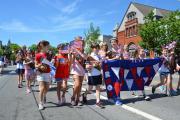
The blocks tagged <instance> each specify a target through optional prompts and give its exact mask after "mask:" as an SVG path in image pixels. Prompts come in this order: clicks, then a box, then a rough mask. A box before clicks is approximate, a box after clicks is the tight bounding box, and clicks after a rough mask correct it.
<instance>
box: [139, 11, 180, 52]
mask: <svg viewBox="0 0 180 120" xmlns="http://www.w3.org/2000/svg"><path fill="white" fill-rule="evenodd" d="M179 18H180V11H174V12H171V13H170V14H169V15H167V16H165V17H164V18H161V19H158V20H157V19H155V17H154V13H153V12H150V13H149V14H148V15H147V16H146V17H145V18H144V20H145V23H144V24H143V25H141V26H140V30H139V34H140V36H141V38H142V41H141V42H140V45H141V46H142V47H144V48H146V49H149V50H156V51H157V52H160V51H161V46H162V45H167V44H168V43H170V42H172V41H174V40H177V41H178V42H179V40H180V29H179V26H180V20H179Z"/></svg>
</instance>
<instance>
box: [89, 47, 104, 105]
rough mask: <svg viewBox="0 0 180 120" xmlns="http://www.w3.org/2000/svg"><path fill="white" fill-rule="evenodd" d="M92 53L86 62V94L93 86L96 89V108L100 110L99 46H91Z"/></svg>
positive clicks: (100, 76)
mask: <svg viewBox="0 0 180 120" xmlns="http://www.w3.org/2000/svg"><path fill="white" fill-rule="evenodd" d="M91 49H92V53H91V55H90V56H89V57H88V60H87V62H86V69H87V78H88V85H89V88H88V92H89V91H90V90H92V88H93V86H95V87H96V106H97V107H100V108H102V107H103V105H102V103H101V101H100V91H101V88H100V86H101V84H102V75H101V70H100V56H99V55H98V50H99V45H98V44H92V45H91Z"/></svg>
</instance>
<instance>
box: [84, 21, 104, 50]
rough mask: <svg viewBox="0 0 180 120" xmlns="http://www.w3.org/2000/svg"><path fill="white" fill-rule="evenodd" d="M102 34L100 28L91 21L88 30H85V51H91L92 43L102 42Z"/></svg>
mask: <svg viewBox="0 0 180 120" xmlns="http://www.w3.org/2000/svg"><path fill="white" fill-rule="evenodd" d="M100 34H101V32H100V28H99V27H94V25H93V23H91V24H90V27H89V28H88V30H87V32H85V52H86V53H90V52H91V51H90V45H91V44H92V43H100V40H98V38H99V36H100Z"/></svg>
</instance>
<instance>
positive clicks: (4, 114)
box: [0, 66, 180, 120]
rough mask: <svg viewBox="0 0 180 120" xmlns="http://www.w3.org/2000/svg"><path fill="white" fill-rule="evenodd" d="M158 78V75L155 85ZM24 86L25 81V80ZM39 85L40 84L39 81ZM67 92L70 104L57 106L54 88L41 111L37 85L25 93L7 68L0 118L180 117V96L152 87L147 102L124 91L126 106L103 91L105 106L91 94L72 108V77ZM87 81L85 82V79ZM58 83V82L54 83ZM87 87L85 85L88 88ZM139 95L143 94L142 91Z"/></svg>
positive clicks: (0, 96) (135, 119) (140, 119)
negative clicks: (18, 86) (97, 101)
mask: <svg viewBox="0 0 180 120" xmlns="http://www.w3.org/2000/svg"><path fill="white" fill-rule="evenodd" d="M174 78H175V80H174V83H173V85H174V86H176V84H177V80H178V76H177V75H175V76H174ZM158 80H159V78H158V76H156V77H155V78H154V80H153V83H152V84H155V83H157V82H158ZM23 84H24V85H25V82H23ZM36 84H37V83H36ZM68 84H69V86H68V88H69V89H68V92H67V94H66V99H67V103H66V105H64V106H61V107H57V104H56V102H57V97H56V91H55V90H56V89H55V87H53V88H51V89H50V91H49V92H48V94H47V104H46V105H45V107H46V108H45V110H43V111H39V110H38V107H37V99H38V98H37V96H38V86H37V85H36V86H35V87H33V93H30V94H26V92H25V87H23V88H22V89H18V88H17V75H16V74H15V66H13V67H8V68H6V69H5V73H4V74H3V75H2V76H0V120H146V119H147V120H148V119H153V120H155V119H156V120H161V119H162V120H179V119H180V114H179V111H180V95H178V96H174V97H165V96H164V95H162V94H160V91H158V90H157V92H156V94H155V95H152V93H151V87H147V88H146V92H147V94H148V95H150V97H151V98H152V100H151V101H144V100H143V98H142V97H138V98H135V97H133V96H132V95H131V92H122V94H121V97H122V99H123V103H124V105H122V106H115V105H113V104H112V103H111V102H110V101H107V100H106V99H107V98H106V93H105V92H102V96H101V97H102V99H103V102H104V105H105V108H104V109H100V108H97V107H96V106H95V105H94V104H95V96H94V94H91V95H89V96H88V104H87V105H84V106H78V107H72V106H71V104H70V97H71V95H72V80H69V82H68ZM84 84H85V82H84ZM53 86H55V85H53ZM86 87H87V86H86V85H84V86H83V90H84V88H86ZM139 94H140V93H139Z"/></svg>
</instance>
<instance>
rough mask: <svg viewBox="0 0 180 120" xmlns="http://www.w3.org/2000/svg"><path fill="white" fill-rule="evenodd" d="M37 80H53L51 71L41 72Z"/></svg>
mask: <svg viewBox="0 0 180 120" xmlns="http://www.w3.org/2000/svg"><path fill="white" fill-rule="evenodd" d="M37 81H38V82H41V81H44V82H50V81H51V77H50V73H41V74H39V75H37Z"/></svg>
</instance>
